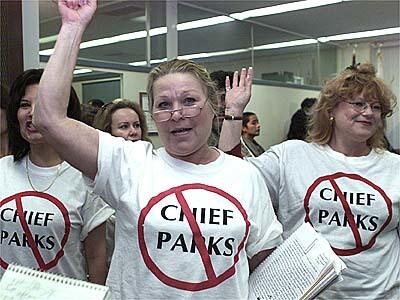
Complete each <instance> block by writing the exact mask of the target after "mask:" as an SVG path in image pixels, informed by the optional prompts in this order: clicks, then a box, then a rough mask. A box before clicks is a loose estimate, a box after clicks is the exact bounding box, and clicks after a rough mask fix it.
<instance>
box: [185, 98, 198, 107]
mask: <svg viewBox="0 0 400 300" xmlns="http://www.w3.org/2000/svg"><path fill="white" fill-rule="evenodd" d="M195 103H196V99H194V98H191V97H187V98H185V100H184V101H183V105H185V106H191V105H194V104H195Z"/></svg>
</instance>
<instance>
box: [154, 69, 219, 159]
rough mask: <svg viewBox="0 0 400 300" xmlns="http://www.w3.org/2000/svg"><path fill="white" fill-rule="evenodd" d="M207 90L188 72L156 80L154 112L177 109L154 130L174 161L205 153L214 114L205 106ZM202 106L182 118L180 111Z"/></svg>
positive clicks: (172, 74)
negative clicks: (198, 111)
mask: <svg viewBox="0 0 400 300" xmlns="http://www.w3.org/2000/svg"><path fill="white" fill-rule="evenodd" d="M206 100H207V94H206V89H205V88H204V87H203V85H202V84H201V83H200V81H199V80H198V79H196V78H195V77H194V76H193V75H191V74H189V73H171V74H167V75H164V76H162V77H160V78H158V79H157V80H156V81H155V82H154V86H153V101H154V104H153V113H156V112H157V111H162V110H176V109H178V111H175V112H173V113H172V115H171V118H170V120H168V121H165V122H158V123H157V128H158V133H159V135H160V138H161V141H162V142H163V144H164V146H165V149H166V151H167V152H168V153H169V154H170V155H171V156H173V157H175V158H180V159H184V160H186V161H191V159H192V158H194V157H196V155H198V154H199V153H202V151H204V152H205V153H206V152H207V151H206V150H208V146H207V140H208V137H209V136H210V132H211V125H212V119H213V112H212V110H211V108H210V106H209V105H208V103H206ZM192 105H197V106H200V107H203V108H202V109H201V111H200V113H199V115H197V116H195V117H190V118H189V117H183V116H182V111H181V110H179V109H180V108H185V107H190V106H192Z"/></svg>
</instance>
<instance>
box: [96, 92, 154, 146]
mask: <svg viewBox="0 0 400 300" xmlns="http://www.w3.org/2000/svg"><path fill="white" fill-rule="evenodd" d="M122 108H130V109H132V110H133V111H134V112H135V113H136V114H137V115H138V117H139V124H140V129H141V130H142V137H141V140H142V141H147V142H151V140H150V139H149V136H148V129H147V122H146V117H145V115H144V112H143V110H142V109H141V108H140V106H139V104H137V103H135V102H132V101H129V100H127V99H115V100H113V101H112V102H109V103H107V104H105V105H104V106H103V107H102V108H101V109H100V110H99V111H98V112H97V114H96V116H95V118H94V121H93V127H94V128H97V129H100V130H102V131H105V132H108V133H110V134H111V121H112V115H113V113H114V112H116V111H117V110H118V109H122Z"/></svg>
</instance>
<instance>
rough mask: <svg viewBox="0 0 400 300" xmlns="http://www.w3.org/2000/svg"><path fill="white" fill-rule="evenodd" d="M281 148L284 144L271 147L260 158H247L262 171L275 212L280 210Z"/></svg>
mask: <svg viewBox="0 0 400 300" xmlns="http://www.w3.org/2000/svg"><path fill="white" fill-rule="evenodd" d="M281 146H282V144H281V145H277V146H274V147H271V148H270V149H268V150H267V151H266V152H264V153H263V154H261V155H260V156H258V157H250V158H247V160H248V161H250V162H251V163H252V164H253V165H254V166H255V167H256V168H257V169H258V170H259V171H260V173H261V175H262V178H263V180H264V184H265V185H266V186H267V187H268V191H269V194H270V196H271V201H272V205H273V207H274V210H275V211H278V208H279V188H280V184H281V178H282V174H281V171H282V169H281V152H282V149H281Z"/></svg>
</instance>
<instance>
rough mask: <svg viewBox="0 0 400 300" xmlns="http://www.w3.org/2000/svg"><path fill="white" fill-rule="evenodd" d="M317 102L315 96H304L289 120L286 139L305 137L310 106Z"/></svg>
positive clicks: (302, 138) (301, 138) (303, 138)
mask: <svg viewBox="0 0 400 300" xmlns="http://www.w3.org/2000/svg"><path fill="white" fill-rule="evenodd" d="M316 102H317V98H305V99H304V100H303V101H302V102H301V105H300V106H301V108H300V109H298V110H297V111H296V112H295V113H294V114H293V116H292V118H291V120H290V126H289V132H288V134H287V139H288V140H303V141H304V140H305V139H306V138H307V126H308V121H309V118H310V117H309V115H310V113H311V108H312V107H313V106H314V104H315V103H316Z"/></svg>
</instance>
